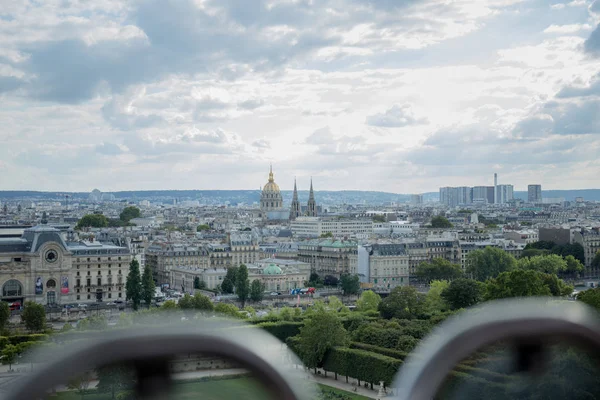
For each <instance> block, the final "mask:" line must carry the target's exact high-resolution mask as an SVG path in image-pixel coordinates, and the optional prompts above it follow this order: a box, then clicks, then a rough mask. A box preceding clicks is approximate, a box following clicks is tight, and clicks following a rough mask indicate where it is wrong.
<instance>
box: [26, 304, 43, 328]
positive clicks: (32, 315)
mask: <svg viewBox="0 0 600 400" xmlns="http://www.w3.org/2000/svg"><path fill="white" fill-rule="evenodd" d="M21 319H22V320H23V322H24V323H25V327H26V328H27V329H28V330H29V331H31V332H40V331H43V330H44V329H45V328H46V310H44V306H43V305H41V304H38V303H34V302H32V301H27V302H25V307H23V312H22V313H21Z"/></svg>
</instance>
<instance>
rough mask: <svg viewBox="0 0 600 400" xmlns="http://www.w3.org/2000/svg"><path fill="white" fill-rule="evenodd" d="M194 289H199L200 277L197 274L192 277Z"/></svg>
mask: <svg viewBox="0 0 600 400" xmlns="http://www.w3.org/2000/svg"><path fill="white" fill-rule="evenodd" d="M194 289H201V288H200V277H199V276H195V277H194Z"/></svg>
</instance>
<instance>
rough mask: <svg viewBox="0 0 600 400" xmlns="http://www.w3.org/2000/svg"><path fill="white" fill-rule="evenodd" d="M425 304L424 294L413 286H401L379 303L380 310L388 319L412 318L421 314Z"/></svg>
mask: <svg viewBox="0 0 600 400" xmlns="http://www.w3.org/2000/svg"><path fill="white" fill-rule="evenodd" d="M424 306H425V295H424V294H422V293H419V292H417V289H415V288H414V287H412V286H399V287H396V288H394V289H392V291H391V292H390V294H389V296H387V297H386V298H384V299H383V300H382V301H381V303H379V312H380V313H381V316H382V317H383V318H386V319H390V318H400V319H411V318H414V317H416V316H417V315H419V314H421V313H422V312H423V310H424Z"/></svg>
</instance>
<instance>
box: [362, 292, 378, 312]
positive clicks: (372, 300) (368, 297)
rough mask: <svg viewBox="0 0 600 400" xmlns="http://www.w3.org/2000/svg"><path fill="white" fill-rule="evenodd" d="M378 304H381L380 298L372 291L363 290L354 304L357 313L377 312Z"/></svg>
mask: <svg viewBox="0 0 600 400" xmlns="http://www.w3.org/2000/svg"><path fill="white" fill-rule="evenodd" d="M379 303H381V296H379V295H378V294H377V293H375V292H374V291H372V290H365V291H364V292H362V294H361V295H360V298H359V299H358V301H357V302H356V306H357V308H358V310H359V311H377V307H379Z"/></svg>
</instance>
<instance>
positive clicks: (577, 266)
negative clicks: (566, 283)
mask: <svg viewBox="0 0 600 400" xmlns="http://www.w3.org/2000/svg"><path fill="white" fill-rule="evenodd" d="M565 262H566V263H567V269H566V270H565V274H566V275H569V276H572V277H573V278H576V277H578V276H579V274H581V273H582V272H583V269H584V268H583V264H582V263H581V261H579V260H578V259H576V258H575V257H574V256H571V255H569V256H566V257H565Z"/></svg>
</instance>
